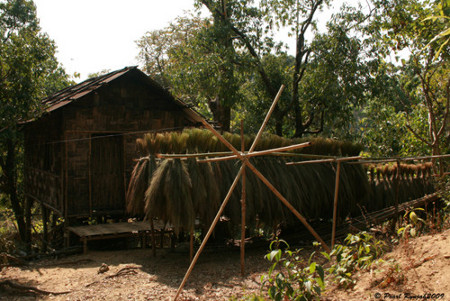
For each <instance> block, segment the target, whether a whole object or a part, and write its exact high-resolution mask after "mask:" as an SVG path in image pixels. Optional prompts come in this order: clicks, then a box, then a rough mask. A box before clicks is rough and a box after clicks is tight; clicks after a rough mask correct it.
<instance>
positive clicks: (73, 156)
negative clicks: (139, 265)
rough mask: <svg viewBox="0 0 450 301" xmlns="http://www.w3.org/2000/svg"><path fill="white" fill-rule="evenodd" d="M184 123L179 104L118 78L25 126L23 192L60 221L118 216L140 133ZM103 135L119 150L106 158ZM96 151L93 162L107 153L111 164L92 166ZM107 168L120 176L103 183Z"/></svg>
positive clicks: (130, 79)
mask: <svg viewBox="0 0 450 301" xmlns="http://www.w3.org/2000/svg"><path fill="white" fill-rule="evenodd" d="M190 125H192V124H191V123H190V122H189V121H188V119H187V118H186V116H185V115H184V113H183V111H182V110H181V108H180V106H178V105H176V104H175V103H173V102H172V101H170V100H168V99H167V98H166V96H165V95H163V94H160V93H159V92H157V91H156V90H155V91H154V90H152V87H150V86H148V85H146V84H145V83H142V82H140V81H139V80H138V79H137V78H134V77H133V76H125V77H123V78H119V79H117V80H115V81H114V82H111V83H109V84H108V85H107V86H104V87H101V88H99V89H97V90H95V92H92V93H90V94H87V95H86V96H84V97H83V98H80V99H78V100H76V101H74V102H72V103H70V104H68V105H66V106H64V107H61V108H59V109H58V110H56V111H54V112H52V113H51V114H49V115H47V116H45V117H43V118H41V119H40V120H38V121H36V122H33V123H32V124H30V125H29V126H28V127H27V129H26V136H27V138H26V140H27V144H28V146H27V147H26V148H27V164H26V165H28V166H29V167H30V168H29V169H28V171H27V173H26V178H27V188H26V190H27V193H28V194H29V195H31V196H32V197H33V198H34V199H36V200H40V201H43V202H44V203H46V204H47V205H49V206H50V207H52V208H56V209H58V210H59V211H60V213H61V214H62V215H63V216H65V217H87V216H92V215H96V214H98V215H103V214H109V215H111V214H116V215H122V216H123V215H124V213H125V212H124V209H125V186H126V183H127V182H128V181H129V177H130V173H131V171H132V168H133V165H134V163H133V159H134V158H136V157H138V153H137V149H136V138H137V137H140V136H141V135H142V134H141V133H140V131H153V130H160V129H166V128H167V129H168V128H170V129H174V128H180V127H184V126H190ZM131 132H133V133H131ZM135 132H139V133H135ZM108 137H118V138H117V139H115V142H114V144H113V145H114V147H116V148H119V149H116V150H114V152H112V154H111V152H109V151H108V149H104V147H108V145H107V144H108V142H107V141H109V143H111V139H112V138H108ZM93 138H94V139H95V143H92V141H93V140H92V139H93ZM102 141H105V143H104V146H102V144H103V143H102ZM36 145H38V147H36ZM96 150H99V151H102V152H103V155H101V154H97V157H96V158H100V159H96V160H97V161H99V160H103V159H102V158H105V157H107V156H106V155H110V156H109V157H110V159H111V158H113V159H111V160H113V161H114V162H111V164H108V162H107V160H108V159H104V162H97V161H96V162H93V161H92V160H93V159H92V158H93V157H92V155H93V154H94V155H95V154H96V153H95V151H96ZM119 157H120V158H119ZM97 163H98V164H97ZM116 164H120V165H121V169H117V168H114V166H115V165H116ZM109 167H111V170H114V171H113V172H112V173H113V174H115V175H117V174H118V173H121V175H120V179H119V178H118V177H115V178H114V179H113V178H110V179H109V180H108V179H106V178H107V177H108V176H109V171H108V168H109ZM93 169H96V171H95V172H94V173H93V172H92V170H93ZM99 171H100V173H99ZM96 177H97V178H98V177H104V178H105V179H104V180H103V181H100V180H98V181H95V179H96ZM99 186H101V187H99ZM118 187H119V188H118ZM100 191H104V193H100ZM119 194H120V196H118V195H119Z"/></svg>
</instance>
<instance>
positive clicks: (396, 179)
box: [366, 162, 434, 211]
mask: <svg viewBox="0 0 450 301" xmlns="http://www.w3.org/2000/svg"><path fill="white" fill-rule="evenodd" d="M432 167H433V166H432V164H431V163H430V162H427V163H423V164H400V169H399V166H398V165H397V164H379V165H369V166H367V169H368V170H369V174H370V186H371V189H370V191H371V195H370V197H369V199H370V201H369V202H368V203H367V205H366V206H367V209H368V211H372V210H377V209H378V208H385V207H388V206H393V205H395V202H396V198H397V199H398V201H399V202H406V201H411V200H414V199H417V198H420V197H422V196H424V195H426V194H429V193H432V192H433V191H434V187H433V183H432V177H431V175H432Z"/></svg>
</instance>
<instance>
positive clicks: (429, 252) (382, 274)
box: [0, 230, 450, 301]
mask: <svg viewBox="0 0 450 301" xmlns="http://www.w3.org/2000/svg"><path fill="white" fill-rule="evenodd" d="M265 253H266V252H265V250H263V249H251V250H248V251H247V256H246V272H247V276H246V277H244V278H243V277H241V276H240V275H239V273H240V262H239V252H238V251H231V250H215V251H213V250H209V251H208V252H206V253H205V254H202V255H201V257H200V259H199V262H198V263H197V265H196V267H195V268H194V270H193V272H192V275H191V277H190V278H189V280H188V282H187V284H186V286H185V290H184V291H183V293H182V295H181V297H182V298H180V300H228V299H230V298H232V297H235V298H239V297H241V296H243V295H246V294H251V293H259V289H260V277H261V275H262V274H264V273H266V271H267V269H268V266H269V264H268V262H267V261H266V260H265V259H264V258H263V257H264V254H265ZM384 260H385V263H384V264H382V265H381V266H380V267H379V269H378V270H376V271H369V272H364V273H360V274H358V275H356V279H357V283H356V285H355V286H354V288H352V289H348V290H340V289H337V288H336V287H335V286H334V285H332V284H330V285H328V288H327V291H326V292H325V293H324V295H323V298H322V299H323V300H329V301H331V300H333V301H334V300H398V299H401V300H417V299H419V300H423V299H426V298H423V297H422V298H420V296H421V295H424V294H430V295H429V297H430V298H428V300H450V230H446V231H444V232H442V233H438V234H434V235H426V236H422V237H419V238H416V239H413V240H410V241H409V242H406V243H401V244H400V245H398V246H397V247H396V248H395V249H394V250H393V251H392V252H390V253H388V254H386V256H385V257H384ZM102 264H106V265H107V266H108V268H109V270H107V271H105V272H104V273H98V271H99V269H100V267H101V266H102ZM188 266H189V259H188V254H187V253H186V252H180V251H176V252H170V251H169V250H158V253H157V256H156V257H152V255H151V250H149V249H135V250H122V251H90V252H89V253H88V254H87V255H75V256H70V257H65V258H62V259H51V260H41V261H39V262H35V263H32V264H30V265H29V266H25V267H7V268H3V270H2V271H1V272H0V282H1V281H5V280H11V281H14V282H15V283H20V284H21V285H28V286H34V287H37V288H39V289H41V290H46V291H52V292H66V291H68V292H69V293H67V294H61V295H53V294H50V295H41V294H39V295H34V294H23V293H19V292H18V291H17V290H12V289H5V288H3V289H2V288H0V300H170V299H173V297H174V296H175V293H176V291H177V288H178V286H179V284H180V283H181V281H182V278H183V276H184V274H185V272H186V270H187V269H188ZM432 294H435V295H432ZM425 297H427V296H425ZM432 297H434V298H432Z"/></svg>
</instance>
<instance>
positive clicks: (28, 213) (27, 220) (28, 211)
mask: <svg viewBox="0 0 450 301" xmlns="http://www.w3.org/2000/svg"><path fill="white" fill-rule="evenodd" d="M32 204H33V200H32V199H31V198H30V197H26V198H25V210H24V213H25V227H26V230H25V238H26V250H27V252H30V251H31V228H32V225H31V207H32Z"/></svg>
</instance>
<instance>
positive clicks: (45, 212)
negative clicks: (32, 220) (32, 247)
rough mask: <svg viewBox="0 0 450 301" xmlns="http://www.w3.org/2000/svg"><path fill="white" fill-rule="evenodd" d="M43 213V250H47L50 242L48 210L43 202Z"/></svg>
mask: <svg viewBox="0 0 450 301" xmlns="http://www.w3.org/2000/svg"><path fill="white" fill-rule="evenodd" d="M41 213H42V252H44V253H45V252H46V251H47V242H48V210H47V208H46V207H45V206H44V203H43V202H41Z"/></svg>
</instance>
